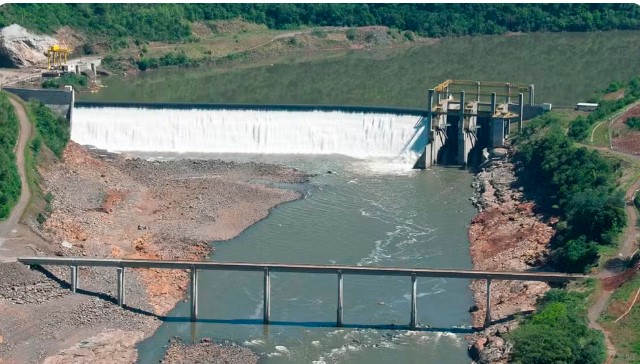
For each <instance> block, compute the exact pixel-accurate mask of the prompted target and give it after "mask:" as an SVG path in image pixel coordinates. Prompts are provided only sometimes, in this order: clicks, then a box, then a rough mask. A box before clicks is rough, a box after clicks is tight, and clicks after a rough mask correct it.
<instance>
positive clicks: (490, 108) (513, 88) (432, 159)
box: [415, 80, 542, 168]
mask: <svg viewBox="0 0 640 364" xmlns="http://www.w3.org/2000/svg"><path fill="white" fill-rule="evenodd" d="M541 111H542V110H541V108H540V107H538V106H534V85H531V84H521V83H509V82H483V81H463V80H446V81H444V82H442V83H441V84H439V85H437V86H436V87H435V88H433V89H430V90H429V92H428V100H427V115H426V123H427V125H428V126H429V127H428V128H427V134H428V135H427V136H426V137H427V138H428V141H427V144H426V147H425V151H424V154H423V155H422V156H421V157H420V159H419V160H418V161H417V163H416V165H415V168H427V167H429V166H431V165H434V164H457V165H467V164H469V163H471V164H473V163H475V162H476V161H477V159H478V158H480V156H481V153H482V150H483V149H485V148H486V149H488V150H491V149H493V148H499V147H502V146H504V142H505V139H506V138H507V137H508V136H509V134H510V133H511V132H512V128H514V126H515V127H516V128H517V131H518V132H519V131H520V130H521V129H522V121H523V120H526V119H529V118H531V117H533V116H535V115H537V114H539V113H540V112H541Z"/></svg>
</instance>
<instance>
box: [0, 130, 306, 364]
mask: <svg viewBox="0 0 640 364" xmlns="http://www.w3.org/2000/svg"><path fill="white" fill-rule="evenodd" d="M40 173H41V175H42V177H43V182H44V186H43V187H44V188H43V189H44V192H45V193H48V194H50V196H52V197H53V199H52V201H51V203H50V206H49V207H48V208H47V210H49V211H50V213H48V214H47V216H43V217H46V221H44V222H43V223H42V224H37V223H35V222H34V223H33V224H32V225H33V227H34V229H35V230H37V233H38V235H39V236H40V237H42V238H43V239H44V240H45V243H43V244H36V245H35V246H36V247H37V248H36V253H38V254H42V255H59V256H85V257H105V258H148V259H204V258H206V257H207V256H208V255H209V254H211V247H210V244H209V242H211V241H217V240H227V239H231V238H233V237H235V236H236V235H238V234H239V233H240V232H241V231H242V230H244V229H245V228H247V227H248V226H250V225H251V224H253V223H255V222H257V221H259V220H261V219H263V218H265V217H266V216H267V215H268V213H269V210H270V209H271V208H273V207H274V206H276V205H278V204H280V203H283V202H287V201H292V200H295V199H297V198H299V197H300V194H299V193H298V192H296V191H293V190H288V189H279V188H274V187H270V186H268V183H269V182H273V183H282V182H284V183H301V182H304V181H306V180H307V176H306V175H304V174H302V173H300V172H299V171H296V170H294V169H291V168H286V167H282V166H275V165H268V164H261V163H233V162H223V161H219V160H177V161H169V162H150V161H146V160H142V159H136V158H127V157H126V156H124V155H115V154H110V153H106V152H104V151H97V150H87V149H85V148H83V147H81V146H79V145H76V144H74V143H70V144H69V145H68V147H67V149H66V150H65V153H64V157H63V162H57V163H54V164H51V165H49V166H47V167H44V168H42V169H41V170H40ZM254 181H260V183H257V182H254ZM41 220H42V219H41ZM46 268H47V270H42V271H34V270H29V269H28V268H27V267H25V266H22V265H21V264H18V263H6V264H0V317H3V319H2V320H0V358H3V360H5V361H4V362H2V360H0V362H2V363H36V362H37V363H40V362H42V361H43V360H44V361H46V362H47V363H49V364H51V363H67V362H77V361H69V360H70V358H72V357H73V358H76V360H78V358H82V362H89V361H91V362H109V363H131V362H132V360H134V359H135V358H136V357H137V352H136V348H135V343H137V342H138V341H140V340H142V339H144V338H146V337H148V336H149V335H151V334H152V333H153V332H154V331H155V330H156V329H157V327H158V326H159V325H160V324H161V321H160V317H161V316H162V315H164V314H166V313H167V312H168V311H169V310H170V309H171V308H173V307H174V305H175V304H176V303H177V302H178V301H180V300H181V299H183V296H184V292H185V290H186V287H187V286H188V277H187V274H186V272H183V271H169V270H139V269H131V270H128V271H127V285H126V297H127V302H126V303H127V306H126V307H125V308H120V307H118V306H117V305H115V304H114V297H115V293H116V292H115V291H116V272H115V271H114V270H113V269H107V268H81V269H80V272H79V287H80V289H81V290H82V293H84V294H76V295H73V294H70V293H69V291H68V289H67V288H68V283H67V282H68V280H69V272H68V269H63V268H58V267H46ZM207 350H209V349H207ZM219 350H220V351H221V352H224V353H225V354H224V355H225V357H233V356H234V355H235V354H234V353H235V352H236V351H235V350H236V349H233V350H231V349H229V350H230V351H228V350H227V346H224V345H223V346H221V347H220V349H219ZM227 351H228V353H227ZM116 354H117V355H116ZM221 355H222V354H221ZM242 355H244V356H240V358H244V357H246V353H244V352H243V353H242ZM85 359H86V360H85Z"/></svg>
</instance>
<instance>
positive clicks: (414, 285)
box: [409, 274, 418, 330]
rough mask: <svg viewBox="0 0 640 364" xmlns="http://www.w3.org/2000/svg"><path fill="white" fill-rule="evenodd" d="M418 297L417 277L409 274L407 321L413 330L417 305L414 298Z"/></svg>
mask: <svg viewBox="0 0 640 364" xmlns="http://www.w3.org/2000/svg"><path fill="white" fill-rule="evenodd" d="M417 297H418V277H417V276H416V275H415V274H412V275H411V321H410V322H409V328H410V329H411V330H415V328H416V317H417V316H418V307H417V302H416V299H417Z"/></svg>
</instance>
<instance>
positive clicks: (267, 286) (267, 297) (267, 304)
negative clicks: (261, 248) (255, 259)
mask: <svg viewBox="0 0 640 364" xmlns="http://www.w3.org/2000/svg"><path fill="white" fill-rule="evenodd" d="M263 299H264V304H263V307H264V309H263V316H264V317H263V319H262V322H263V323H264V324H265V325H268V324H269V319H270V318H271V275H270V274H269V268H265V269H264V295H263Z"/></svg>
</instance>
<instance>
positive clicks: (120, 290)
mask: <svg viewBox="0 0 640 364" xmlns="http://www.w3.org/2000/svg"><path fill="white" fill-rule="evenodd" d="M117 272H118V306H120V307H122V306H124V284H125V279H124V267H123V268H117Z"/></svg>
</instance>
